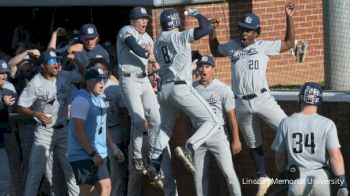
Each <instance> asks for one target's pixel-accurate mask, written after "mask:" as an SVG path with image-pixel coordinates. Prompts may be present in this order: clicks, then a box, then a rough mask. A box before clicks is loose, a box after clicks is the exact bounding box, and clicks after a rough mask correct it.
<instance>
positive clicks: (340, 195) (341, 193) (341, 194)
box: [337, 188, 349, 196]
mask: <svg viewBox="0 0 350 196" xmlns="http://www.w3.org/2000/svg"><path fill="white" fill-rule="evenodd" d="M348 195H349V191H348V189H347V188H340V189H338V192H337V196H348Z"/></svg>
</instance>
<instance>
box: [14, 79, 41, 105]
mask: <svg viewBox="0 0 350 196" xmlns="http://www.w3.org/2000/svg"><path fill="white" fill-rule="evenodd" d="M36 99H37V96H36V91H35V87H34V84H33V80H32V81H31V82H29V83H28V85H27V86H26V87H25V88H24V89H23V91H22V94H21V96H20V97H19V100H18V105H19V106H22V107H30V106H32V105H33V103H34V102H35V101H36Z"/></svg>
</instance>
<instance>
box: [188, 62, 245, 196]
mask: <svg viewBox="0 0 350 196" xmlns="http://www.w3.org/2000/svg"><path fill="white" fill-rule="evenodd" d="M215 67H216V63H215V60H214V58H213V57H211V56H202V58H200V59H199V61H198V62H197V69H198V70H199V76H200V79H199V80H198V81H196V82H194V83H193V87H194V88H195V89H196V90H197V92H198V93H199V94H200V95H201V96H202V97H203V98H204V99H205V100H206V101H207V102H208V103H209V105H210V106H211V107H212V108H213V110H214V113H215V114H216V115H217V116H218V118H219V119H220V122H221V125H222V126H221V127H220V128H219V129H218V130H217V131H216V132H215V133H214V134H213V135H212V136H211V137H210V138H209V139H208V140H207V141H206V142H205V143H204V144H202V145H201V146H200V147H198V148H197V150H196V152H195V154H194V159H193V162H194V166H195V168H196V173H195V177H194V179H195V185H196V192H197V195H199V196H201V195H208V192H209V191H208V179H209V176H208V167H209V153H208V151H210V152H211V153H212V154H213V155H214V156H215V158H216V161H217V163H218V164H219V168H220V170H221V171H222V173H223V175H224V177H225V179H226V182H227V185H228V189H229V192H230V195H232V196H233V195H241V187H240V185H239V180H238V178H237V175H236V172H235V169H234V167H233V162H232V155H231V150H230V146H231V149H232V153H233V154H237V153H239V152H240V151H241V142H240V140H239V130H238V123H237V119H236V112H235V97H234V95H233V92H232V90H231V88H230V87H229V86H227V85H226V84H224V83H223V82H221V81H220V80H217V79H215ZM226 121H228V125H229V128H230V130H231V133H232V136H233V138H232V139H233V141H232V144H231V145H230V142H229V139H228V135H227V134H228V133H226V130H225V129H224V124H226Z"/></svg>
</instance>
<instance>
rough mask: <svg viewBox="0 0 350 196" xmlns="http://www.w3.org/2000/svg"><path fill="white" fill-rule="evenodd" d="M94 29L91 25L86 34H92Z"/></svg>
mask: <svg viewBox="0 0 350 196" xmlns="http://www.w3.org/2000/svg"><path fill="white" fill-rule="evenodd" d="M94 32H95V31H94V29H93V28H92V27H89V28H88V29H87V33H88V34H93V33H94Z"/></svg>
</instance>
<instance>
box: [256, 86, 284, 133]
mask: <svg viewBox="0 0 350 196" xmlns="http://www.w3.org/2000/svg"><path fill="white" fill-rule="evenodd" d="M254 107H255V108H256V113H257V114H258V115H259V116H260V117H261V118H262V119H263V120H264V121H265V122H266V123H267V124H268V125H269V126H270V127H271V128H273V129H274V130H276V129H277V127H278V126H279V124H280V122H281V121H282V119H283V118H285V117H287V115H286V114H285V113H284V111H283V110H282V109H281V107H280V106H279V105H278V103H277V102H276V100H275V98H274V97H273V96H272V95H271V94H270V92H265V93H264V94H262V95H260V96H259V97H257V98H256V99H254Z"/></svg>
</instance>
